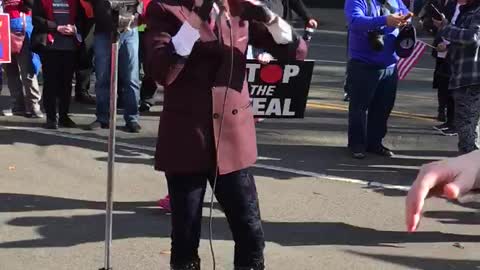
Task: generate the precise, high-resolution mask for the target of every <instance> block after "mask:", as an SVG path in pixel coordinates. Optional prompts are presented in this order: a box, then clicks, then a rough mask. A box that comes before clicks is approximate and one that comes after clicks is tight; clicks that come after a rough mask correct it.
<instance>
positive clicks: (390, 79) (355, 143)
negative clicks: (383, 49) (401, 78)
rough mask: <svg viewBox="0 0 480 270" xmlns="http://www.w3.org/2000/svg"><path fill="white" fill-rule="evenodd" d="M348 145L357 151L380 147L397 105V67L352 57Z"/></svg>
mask: <svg viewBox="0 0 480 270" xmlns="http://www.w3.org/2000/svg"><path fill="white" fill-rule="evenodd" d="M347 73H348V77H347V84H348V86H349V88H348V91H349V92H348V94H349V95H350V107H349V111H348V146H349V148H350V149H351V150H352V151H354V152H363V151H365V150H367V149H368V148H375V147H379V146H380V145H381V144H382V140H383V138H384V137H385V135H386V134H387V121H388V118H389V117H390V113H391V112H392V109H393V106H394V104H395V98H396V93H397V83H398V77H397V68H396V67H390V68H381V67H377V66H374V65H371V64H367V63H363V62H359V61H356V60H351V61H350V62H349V63H348V67H347Z"/></svg>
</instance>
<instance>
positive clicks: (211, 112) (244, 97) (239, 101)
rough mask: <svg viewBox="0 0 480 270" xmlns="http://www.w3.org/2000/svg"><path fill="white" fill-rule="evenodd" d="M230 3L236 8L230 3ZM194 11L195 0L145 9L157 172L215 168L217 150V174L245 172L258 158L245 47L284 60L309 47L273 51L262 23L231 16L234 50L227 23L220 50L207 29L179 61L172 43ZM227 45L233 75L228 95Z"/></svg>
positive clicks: (299, 56)
mask: <svg viewBox="0 0 480 270" xmlns="http://www.w3.org/2000/svg"><path fill="white" fill-rule="evenodd" d="M238 1H240V0H238ZM228 2H229V4H230V5H232V4H233V3H232V2H233V0H232V1H228ZM227 4H228V3H227ZM192 5H193V1H192V0H163V1H154V2H151V4H150V5H149V7H148V11H147V27H148V29H149V31H148V32H147V33H146V35H147V36H146V42H147V43H146V44H147V46H146V48H147V52H146V53H147V57H146V58H145V59H146V63H145V64H146V66H147V68H148V70H149V74H151V75H152V76H153V77H154V78H155V79H156V80H157V81H158V82H160V83H161V84H162V85H163V86H164V89H165V90H164V107H163V112H162V115H161V119H160V126H159V130H158V141H157V152H156V163H155V168H156V169H157V170H162V171H165V172H167V173H198V172H205V171H208V170H212V169H214V168H215V156H216V152H217V151H218V166H219V170H220V174H227V173H230V172H233V171H237V170H240V169H244V168H247V167H250V166H251V165H253V164H254V163H255V162H256V158H257V144H256V134H255V123H254V120H253V110H252V108H251V104H250V96H249V93H248V85H247V82H246V80H245V73H246V57H245V51H246V49H247V45H248V44H249V43H250V44H253V45H254V46H255V47H258V48H264V49H266V50H267V51H269V52H270V53H271V54H273V55H274V56H275V57H276V58H277V59H279V60H283V61H287V60H288V59H304V58H305V56H306V45H305V43H304V42H303V40H301V39H298V41H297V42H294V43H292V44H287V45H278V44H276V43H275V42H274V40H273V38H272V36H271V35H270V33H269V32H268V31H267V29H266V27H265V26H264V25H262V24H260V23H255V22H250V23H249V22H247V21H244V20H242V19H241V18H240V17H239V16H235V14H234V12H233V11H232V18H231V24H232V30H233V44H230V35H229V33H230V31H229V29H228V27H227V24H226V22H225V21H224V22H223V23H222V31H220V32H221V33H223V37H222V39H223V44H222V45H220V44H219V42H218V38H217V35H216V34H215V33H214V31H212V29H211V28H210V26H209V25H208V24H206V23H204V24H203V26H202V28H201V30H200V40H199V41H197V43H196V44H195V47H194V48H193V51H192V54H191V55H190V56H189V57H188V59H184V58H181V57H180V56H178V55H176V54H175V51H174V49H173V45H172V43H171V38H172V36H174V35H175V34H176V33H177V32H178V30H179V28H180V26H181V25H182V24H183V23H184V21H185V20H186V18H188V17H189V14H190V10H191V7H192ZM212 25H214V23H213V22H212ZM232 46H233V50H234V61H233V63H232V64H233V67H234V73H233V77H232V82H231V84H230V88H229V89H228V92H227V89H226V88H227V87H226V85H227V81H228V78H229V70H230V66H231V63H230V57H231V47H232ZM226 94H228V95H227V98H226V102H225V103H224V100H225V95H226ZM223 112H224V120H223V124H222V123H221V121H222V115H221V114H222V113H223ZM220 127H222V131H221V136H220ZM217 145H219V148H218V149H217V147H216V146H217Z"/></svg>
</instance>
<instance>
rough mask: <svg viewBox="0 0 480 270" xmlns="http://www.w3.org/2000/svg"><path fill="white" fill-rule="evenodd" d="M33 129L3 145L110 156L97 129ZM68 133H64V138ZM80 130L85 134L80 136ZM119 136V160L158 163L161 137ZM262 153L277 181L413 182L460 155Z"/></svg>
mask: <svg viewBox="0 0 480 270" xmlns="http://www.w3.org/2000/svg"><path fill="white" fill-rule="evenodd" d="M0 124H3V122H0ZM6 124H8V125H13V126H19V127H22V126H24V125H27V124H26V123H16V122H15V123H13V122H6ZM28 125H30V124H28ZM32 134H33V133H31V132H28V131H23V130H1V129H0V145H1V144H4V145H14V144H15V143H25V144H33V145H38V146H42V147H43V146H62V145H63V146H71V147H76V148H83V149H90V150H95V151H99V152H105V156H104V157H99V158H97V160H98V161H101V162H105V161H106V150H107V145H106V143H105V140H106V138H105V137H104V136H103V137H102V136H101V135H99V134H96V133H93V132H87V133H86V132H84V133H81V134H70V133H65V132H61V131H60V132H58V135H55V136H52V135H54V134H38V133H34V136H32ZM55 134H56V133H55ZM63 135H65V137H62V136H63ZM76 135H79V136H81V138H80V139H75V136H76ZM69 136H72V137H69ZM117 141H118V142H119V143H123V144H129V145H134V146H135V147H134V148H131V147H128V146H122V145H120V144H118V145H117V155H118V157H117V162H120V163H127V164H128V163H130V164H146V165H148V166H151V165H152V164H153V155H154V147H153V146H155V144H156V138H154V137H139V136H135V137H127V138H119V139H118V140H117ZM259 153H260V155H261V156H264V157H267V159H260V160H259V161H258V162H257V164H258V165H259V166H260V167H261V166H267V167H268V166H273V167H279V168H280V170H270V169H265V168H263V169H262V168H254V169H253V172H254V174H256V175H258V176H265V177H273V178H275V179H278V180H289V179H295V178H298V177H299V176H302V177H311V176H313V175H306V174H302V171H306V172H311V173H314V174H316V175H315V176H317V178H322V177H324V176H327V177H328V176H334V177H341V178H351V179H358V180H363V181H366V182H376V183H382V184H390V185H402V186H408V185H410V184H411V183H412V181H413V180H414V179H415V176H416V173H417V171H418V169H419V167H420V166H421V165H422V164H424V163H427V162H430V161H433V160H435V159H437V158H441V157H445V156H453V155H455V152H446V151H396V153H397V154H398V156H397V157H395V158H384V157H379V156H375V155H369V156H368V158H367V159H365V160H355V159H352V158H351V156H350V153H349V151H348V150H347V149H346V148H344V147H332V146H320V145H292V144H286V145H283V144H259ZM289 170H290V172H289Z"/></svg>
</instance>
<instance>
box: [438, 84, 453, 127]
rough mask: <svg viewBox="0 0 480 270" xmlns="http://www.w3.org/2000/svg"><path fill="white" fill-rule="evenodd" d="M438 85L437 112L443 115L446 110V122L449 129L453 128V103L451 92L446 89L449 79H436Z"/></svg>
mask: <svg viewBox="0 0 480 270" xmlns="http://www.w3.org/2000/svg"><path fill="white" fill-rule="evenodd" d="M437 80H438V82H439V84H438V112H439V113H443V112H444V111H445V109H446V110H447V122H446V124H447V125H449V126H450V127H453V126H454V123H455V121H454V119H455V101H454V99H453V91H451V90H450V89H448V83H449V78H448V77H442V78H437Z"/></svg>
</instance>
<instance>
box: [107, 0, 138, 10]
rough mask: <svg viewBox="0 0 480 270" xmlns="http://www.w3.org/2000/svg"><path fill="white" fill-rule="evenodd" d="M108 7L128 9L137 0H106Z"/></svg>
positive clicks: (133, 5)
mask: <svg viewBox="0 0 480 270" xmlns="http://www.w3.org/2000/svg"><path fill="white" fill-rule="evenodd" d="M106 2H107V5H108V8H109V9H111V10H112V11H117V12H120V11H121V10H122V9H129V8H132V7H135V5H137V0H108V1H106Z"/></svg>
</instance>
